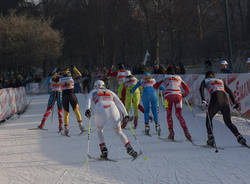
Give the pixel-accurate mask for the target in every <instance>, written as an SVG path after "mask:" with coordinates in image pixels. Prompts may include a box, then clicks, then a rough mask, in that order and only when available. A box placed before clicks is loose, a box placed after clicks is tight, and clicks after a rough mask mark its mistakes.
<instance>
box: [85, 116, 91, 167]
mask: <svg viewBox="0 0 250 184" xmlns="http://www.w3.org/2000/svg"><path fill="white" fill-rule="evenodd" d="M90 130H91V121H90V118H89V127H88V149H87V155H86V157H87V159H86V160H87V161H86V162H85V164H86V165H89V157H88V155H89V143H90Z"/></svg>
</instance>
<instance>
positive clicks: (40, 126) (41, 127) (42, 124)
mask: <svg viewBox="0 0 250 184" xmlns="http://www.w3.org/2000/svg"><path fill="white" fill-rule="evenodd" d="M44 124H45V121H43V120H42V121H41V124H40V125H39V126H38V127H37V128H39V129H43V127H44Z"/></svg>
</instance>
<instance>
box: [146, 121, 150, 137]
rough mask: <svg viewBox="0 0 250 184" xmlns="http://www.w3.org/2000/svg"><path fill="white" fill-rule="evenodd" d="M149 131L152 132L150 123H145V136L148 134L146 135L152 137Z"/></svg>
mask: <svg viewBox="0 0 250 184" xmlns="http://www.w3.org/2000/svg"><path fill="white" fill-rule="evenodd" d="M149 130H150V126H149V124H148V123H145V134H146V135H150V134H149Z"/></svg>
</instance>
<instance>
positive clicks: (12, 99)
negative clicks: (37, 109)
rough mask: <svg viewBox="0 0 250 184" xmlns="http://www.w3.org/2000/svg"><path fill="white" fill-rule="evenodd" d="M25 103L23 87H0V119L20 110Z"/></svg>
mask: <svg viewBox="0 0 250 184" xmlns="http://www.w3.org/2000/svg"><path fill="white" fill-rule="evenodd" d="M27 105H28V101H27V98H26V93H25V89H24V87H20V88H5V89H0V121H2V120H4V119H6V118H8V117H10V116H12V115H13V114H16V113H20V112H22V111H23V110H24V109H25V108H26V106H27Z"/></svg>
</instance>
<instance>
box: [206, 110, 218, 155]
mask: <svg viewBox="0 0 250 184" xmlns="http://www.w3.org/2000/svg"><path fill="white" fill-rule="evenodd" d="M206 114H207V118H208V122H209V126H210V128H211V133H212V136H213V138H214V133H213V127H212V122H211V119H210V116H209V113H208V110H207V108H206ZM214 147H215V153H218V148H217V146H216V142H215V138H214Z"/></svg>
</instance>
